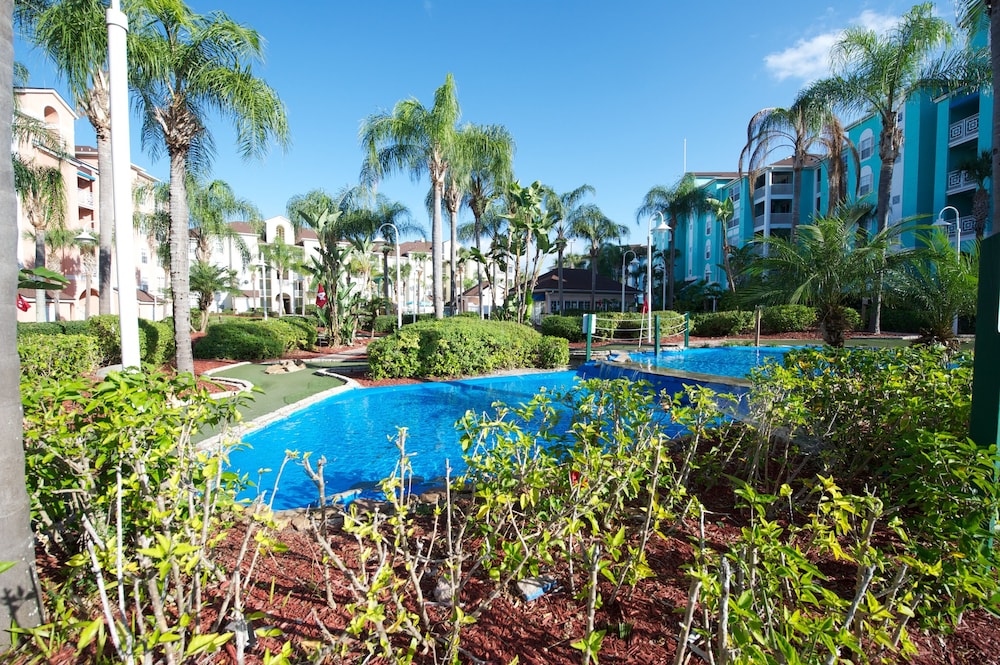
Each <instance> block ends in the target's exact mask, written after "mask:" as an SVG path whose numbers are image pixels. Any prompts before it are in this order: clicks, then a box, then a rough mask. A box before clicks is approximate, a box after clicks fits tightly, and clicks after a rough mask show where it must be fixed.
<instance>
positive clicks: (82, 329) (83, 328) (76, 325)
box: [59, 321, 89, 335]
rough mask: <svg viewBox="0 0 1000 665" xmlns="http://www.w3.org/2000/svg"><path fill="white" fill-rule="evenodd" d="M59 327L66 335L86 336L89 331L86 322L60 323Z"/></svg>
mask: <svg viewBox="0 0 1000 665" xmlns="http://www.w3.org/2000/svg"><path fill="white" fill-rule="evenodd" d="M59 325H60V326H62V330H63V334H66V335H86V334H87V331H88V330H89V328H88V325H87V322H86V321H60V322H59Z"/></svg>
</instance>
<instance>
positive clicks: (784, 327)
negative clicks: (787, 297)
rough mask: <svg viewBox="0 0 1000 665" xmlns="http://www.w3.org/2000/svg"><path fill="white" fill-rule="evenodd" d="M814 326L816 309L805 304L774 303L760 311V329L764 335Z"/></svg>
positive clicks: (802, 329)
mask: <svg viewBox="0 0 1000 665" xmlns="http://www.w3.org/2000/svg"><path fill="white" fill-rule="evenodd" d="M815 327H816V310H815V309H814V308H812V307H808V306H806V305H775V306H772V307H765V308H764V309H763V310H762V311H761V313H760V331H761V332H762V333H764V334H765V335H776V334H779V333H786V332H803V331H805V330H810V329H812V328H815Z"/></svg>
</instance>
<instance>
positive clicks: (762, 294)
mask: <svg viewBox="0 0 1000 665" xmlns="http://www.w3.org/2000/svg"><path fill="white" fill-rule="evenodd" d="M870 214H871V206H870V205H854V206H850V207H843V208H840V209H838V210H837V211H835V212H834V214H833V215H827V216H817V217H816V218H815V220H814V221H813V223H812V224H804V225H802V226H800V227H799V234H798V237H797V238H796V240H795V241H794V242H792V240H791V239H788V240H786V239H784V238H781V237H777V236H771V237H767V238H759V239H757V240H755V241H754V244H756V245H758V246H762V247H764V248H766V252H764V256H761V257H759V258H757V259H756V260H754V261H753V262H752V263H751V264H750V265H749V267H748V268H747V272H748V273H749V274H750V276H752V277H759V278H760V280H759V281H758V282H756V283H755V284H754V285H753V286H752V287H751V286H747V287H746V288H747V289H751V290H752V293H750V295H751V296H754V297H756V299H757V301H758V302H770V303H775V304H777V303H789V304H804V305H811V306H813V307H815V308H816V309H817V318H818V319H819V328H820V332H821V334H822V335H823V340H824V341H825V342H826V343H827V344H830V345H831V346H843V345H844V332H845V331H846V330H848V321H847V318H846V316H845V308H846V307H847V303H848V301H850V300H853V299H857V298H861V297H864V296H867V295H870V293H871V290H872V288H873V284H874V283H875V282H876V281H878V280H879V279H880V278H881V277H883V276H884V275H885V274H886V273H887V272H888V271H890V270H894V269H896V267H897V266H898V265H901V264H903V263H905V262H906V261H908V260H909V259H910V258H911V257H912V250H911V251H904V252H896V253H894V254H891V255H889V260H888V261H887V260H886V255H887V254H886V253H887V250H888V248H889V244H890V243H891V242H892V240H893V239H894V238H895V237H896V236H898V235H899V234H900V233H902V232H903V231H904V229H905V226H904V225H903V224H897V225H894V226H892V227H889V228H887V229H885V230H883V231H879V232H878V233H876V234H874V235H872V236H871V237H869V236H868V234H867V233H865V232H864V231H863V230H859V226H858V224H859V222H860V221H861V220H863V219H864V218H865V217H867V216H868V215H870Z"/></svg>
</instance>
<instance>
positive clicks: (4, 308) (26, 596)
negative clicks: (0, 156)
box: [0, 0, 42, 651]
mask: <svg viewBox="0 0 1000 665" xmlns="http://www.w3.org/2000/svg"><path fill="white" fill-rule="evenodd" d="M13 4H14V3H13V2H12V1H11V0H0V142H2V143H3V144H4V145H10V144H11V138H12V135H11V119H12V118H13V117H14V91H13V81H12V76H13V70H14V34H13V10H14V7H13ZM13 171H14V169H13V163H12V162H10V161H7V160H0V210H2V211H3V214H0V230H2V233H3V239H2V241H0V267H2V268H0V269H2V271H3V274H4V275H6V277H2V278H0V312H6V314H3V315H2V316H0V322H2V323H0V413H3V414H5V417H4V418H3V419H2V420H0V506H3V509H2V510H0V533H2V534H3V538H0V562H6V563H8V564H13V565H12V566H9V567H8V566H7V565H6V564H5V565H3V566H0V594H3V597H4V598H5V599H6V600H5V601H4V602H3V603H0V626H4V627H6V626H10V625H12V624H14V623H15V622H16V623H17V625H19V626H23V627H31V626H36V625H38V623H39V622H40V621H41V619H42V596H41V589H39V587H38V583H37V580H38V578H37V575H36V574H35V541H34V534H32V532H31V525H30V504H29V502H28V492H27V489H26V486H25V480H24V447H23V445H22V429H21V427H22V426H21V393H20V366H19V360H18V357H17V325H16V322H17V310H16V309H15V305H14V303H15V302H16V299H17V251H16V248H17V242H18V239H17V201H16V198H15V194H14V172H13ZM3 220H6V221H3ZM9 646H10V633H8V632H7V631H6V630H2V631H0V651H5V650H6V649H7V648H8V647H9Z"/></svg>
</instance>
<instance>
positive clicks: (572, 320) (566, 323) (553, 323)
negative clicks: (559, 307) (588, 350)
mask: <svg viewBox="0 0 1000 665" xmlns="http://www.w3.org/2000/svg"><path fill="white" fill-rule="evenodd" d="M539 330H540V331H541V333H542V334H543V335H550V336H552V337H562V338H563V339H565V340H567V341H570V342H582V341H583V340H585V339H586V335H584V334H583V317H582V316H560V315H559V314H551V315H549V316H546V317H545V318H544V319H542V325H541V326H539Z"/></svg>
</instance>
